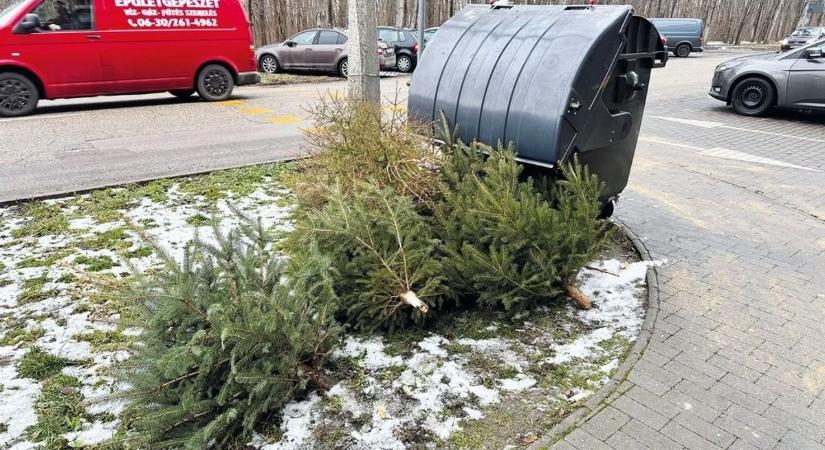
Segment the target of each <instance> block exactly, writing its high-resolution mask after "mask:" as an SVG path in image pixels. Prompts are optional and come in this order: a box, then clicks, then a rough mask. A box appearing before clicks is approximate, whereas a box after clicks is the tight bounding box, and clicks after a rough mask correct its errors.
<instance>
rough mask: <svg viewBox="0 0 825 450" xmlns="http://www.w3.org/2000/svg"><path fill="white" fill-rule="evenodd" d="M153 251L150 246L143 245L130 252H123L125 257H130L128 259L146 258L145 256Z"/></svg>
mask: <svg viewBox="0 0 825 450" xmlns="http://www.w3.org/2000/svg"><path fill="white" fill-rule="evenodd" d="M154 252H155V251H154V250H152V247H146V246H144V247H140V248H137V249H135V250H132V251H130V252H126V253H125V254H124V256H126V258H130V259H131V258H146V257H147V256H150V255H151V254H152V253H154Z"/></svg>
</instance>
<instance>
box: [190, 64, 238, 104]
mask: <svg viewBox="0 0 825 450" xmlns="http://www.w3.org/2000/svg"><path fill="white" fill-rule="evenodd" d="M234 88H235V79H234V78H233V77H232V72H230V71H229V69H227V68H226V67H224V66H221V65H218V64H210V65H208V66H206V67H204V68H203V69H202V70H201V71H200V73H199V74H198V95H200V96H201V98H202V99H204V100H206V101H210V102H219V101H222V100H226V99H228V98H229V97H231V96H232V89H234Z"/></svg>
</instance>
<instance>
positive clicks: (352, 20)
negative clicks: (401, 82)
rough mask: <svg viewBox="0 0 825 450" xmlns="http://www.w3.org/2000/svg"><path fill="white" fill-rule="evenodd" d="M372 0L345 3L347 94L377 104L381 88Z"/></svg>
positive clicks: (374, 11) (379, 100) (351, 0)
mask: <svg viewBox="0 0 825 450" xmlns="http://www.w3.org/2000/svg"><path fill="white" fill-rule="evenodd" d="M376 3H377V2H376V1H375V0H348V2H347V20H348V22H349V29H348V30H347V35H348V36H349V41H348V45H349V59H348V60H347V64H348V76H349V95H350V96H351V97H354V98H358V99H362V100H365V101H369V102H373V103H380V102H381V86H380V83H379V82H380V73H379V71H378V29H377V26H378V25H377V23H376V19H375V14H376Z"/></svg>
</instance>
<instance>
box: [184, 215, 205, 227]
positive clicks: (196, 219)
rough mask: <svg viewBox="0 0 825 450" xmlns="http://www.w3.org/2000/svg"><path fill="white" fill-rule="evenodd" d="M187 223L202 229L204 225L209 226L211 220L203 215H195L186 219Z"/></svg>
mask: <svg viewBox="0 0 825 450" xmlns="http://www.w3.org/2000/svg"><path fill="white" fill-rule="evenodd" d="M186 223H188V224H189V225H192V226H193V227H202V226H204V225H209V218H208V217H206V216H204V215H203V214H195V215H194V216H191V217H189V218H188V219H186Z"/></svg>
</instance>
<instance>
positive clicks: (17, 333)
mask: <svg viewBox="0 0 825 450" xmlns="http://www.w3.org/2000/svg"><path fill="white" fill-rule="evenodd" d="M44 334H46V332H45V331H44V330H43V328H41V327H34V328H32V329H27V328H26V327H25V326H24V325H22V324H14V325H13V326H12V327H11V328H8V329H7V330H6V334H4V335H3V338H2V339H0V345H18V344H30V343H33V342H34V341H36V340H38V339H40V338H41V337H43V335H44Z"/></svg>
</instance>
